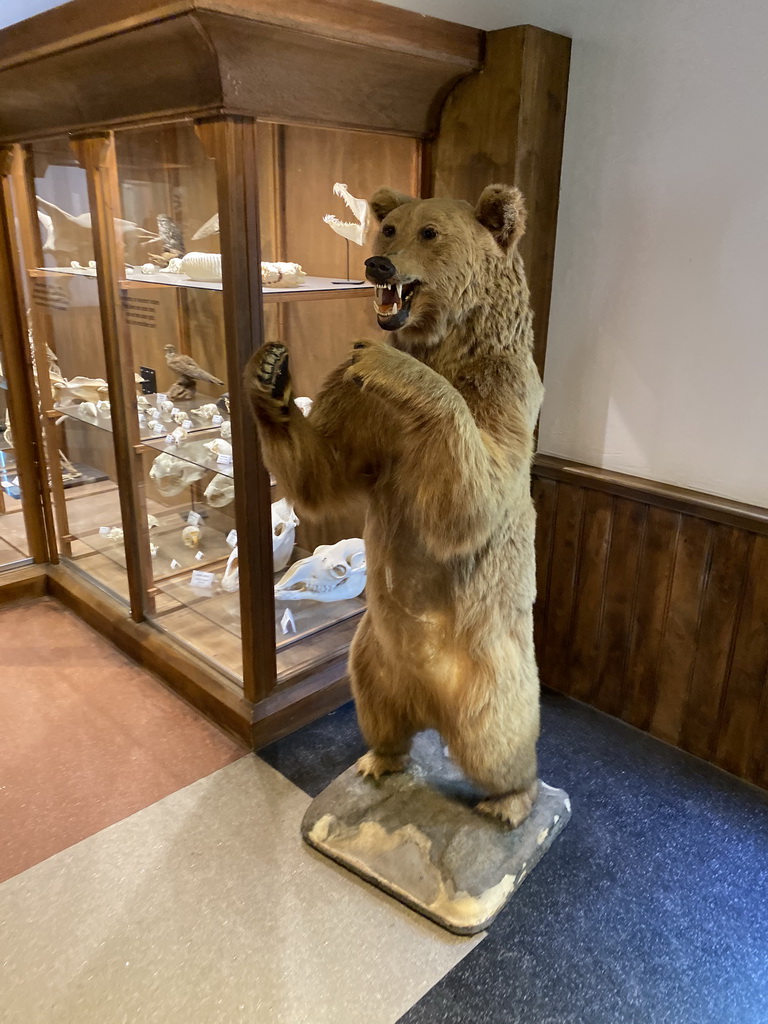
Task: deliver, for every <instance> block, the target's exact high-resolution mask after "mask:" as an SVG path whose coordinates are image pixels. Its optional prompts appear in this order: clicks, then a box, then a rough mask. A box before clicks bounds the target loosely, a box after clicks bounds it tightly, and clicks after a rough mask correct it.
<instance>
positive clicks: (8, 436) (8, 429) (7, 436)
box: [3, 409, 13, 448]
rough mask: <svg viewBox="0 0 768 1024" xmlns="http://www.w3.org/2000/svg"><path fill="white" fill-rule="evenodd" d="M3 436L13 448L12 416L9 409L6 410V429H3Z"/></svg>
mask: <svg viewBox="0 0 768 1024" xmlns="http://www.w3.org/2000/svg"><path fill="white" fill-rule="evenodd" d="M3 438H4V440H5V443H6V444H7V445H8V447H9V448H13V434H12V433H11V417H10V415H9V413H8V410H7V409H6V410H5V430H4V431H3Z"/></svg>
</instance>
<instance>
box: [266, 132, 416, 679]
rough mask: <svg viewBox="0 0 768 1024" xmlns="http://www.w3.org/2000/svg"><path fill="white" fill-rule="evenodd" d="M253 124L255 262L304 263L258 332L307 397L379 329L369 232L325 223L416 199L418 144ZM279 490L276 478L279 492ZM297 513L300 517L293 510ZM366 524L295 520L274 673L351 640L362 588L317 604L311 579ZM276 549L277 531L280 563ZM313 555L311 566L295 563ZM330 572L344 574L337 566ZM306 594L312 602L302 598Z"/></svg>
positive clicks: (348, 518) (333, 518) (341, 590)
mask: <svg viewBox="0 0 768 1024" xmlns="http://www.w3.org/2000/svg"><path fill="white" fill-rule="evenodd" d="M259 131H260V147H259V151H260V155H261V156H260V159H261V163H260V167H259V172H260V178H261V180H260V203H261V209H260V220H261V225H260V227H261V237H262V259H263V260H265V261H280V262H289V263H297V264H300V266H301V268H302V270H303V271H304V272H305V273H306V274H307V275H308V276H307V278H306V279H304V280H303V281H302V283H300V284H298V285H297V286H294V287H292V288H283V289H280V288H275V287H272V286H270V285H269V284H268V283H265V287H264V303H265V306H264V309H265V336H266V339H267V340H274V339H280V340H281V341H282V342H283V343H284V344H285V345H286V346H287V348H288V350H289V352H290V356H291V375H292V380H293V385H294V393H295V394H296V395H298V396H299V397H301V398H309V399H314V398H315V396H316V395H317V393H318V391H319V390H320V388H321V387H322V383H323V381H324V380H325V378H326V376H327V375H328V374H329V373H330V372H331V370H333V369H334V368H335V367H336V366H338V364H339V363H341V362H342V361H343V360H345V359H346V358H347V356H348V353H349V349H350V346H351V344H352V341H353V340H354V339H355V338H359V337H366V336H367V337H376V336H377V335H380V334H381V332H380V330H379V328H378V327H377V325H376V318H375V315H374V312H373V302H372V297H373V296H372V289H371V288H370V287H369V286H368V285H367V284H366V283H365V282H364V273H365V268H364V266H363V263H364V260H365V258H366V257H367V256H368V255H369V254H370V249H369V248H368V243H367V239H366V238H365V237H364V236H362V237H361V240H362V242H363V244H362V245H359V244H356V243H355V241H354V240H352V241H349V242H348V241H347V239H346V238H345V237H344V236H342V235H341V234H339V233H338V232H336V231H334V230H333V228H332V227H330V226H329V225H328V224H327V223H325V222H324V216H325V215H327V214H331V215H333V216H334V217H336V218H337V219H338V220H339V221H342V222H346V223H348V224H352V225H354V224H357V223H359V220H358V218H357V217H356V213H355V209H354V206H355V203H354V200H355V198H363V199H367V198H368V197H369V196H370V195H371V194H372V193H373V192H374V191H375V190H376V188H378V187H379V186H381V185H389V186H390V187H392V188H395V189H398V190H400V191H403V192H406V193H410V194H412V195H415V194H417V192H418V166H419V147H418V143H417V142H416V141H415V140H413V139H405V138H399V137H397V136H385V135H375V134H368V133H364V132H346V131H333V130H329V129H323V128H309V127H303V126H293V125H291V126H284V125H266V124H264V125H260V126H259ZM336 183H343V184H344V185H346V186H348V192H349V201H348V202H346V201H345V199H344V197H343V195H339V194H338V192H337V193H334V185H335V184H336ZM321 281H323V282H324V285H323V287H324V293H323V294H322V301H317V300H316V299H319V298H320V297H321V296H320V295H318V293H317V288H318V285H319V282H321ZM337 282H343V283H340V284H339V283H337ZM355 282H360V283H355ZM281 496H282V495H281V491H280V487H279V481H278V482H277V486H276V487H275V488H274V498H275V500H279V499H280V498H281ZM297 518H299V519H301V515H300V513H299V515H298V517H297ZM363 519H364V515H363V512H362V511H361V512H359V513H358V514H356V515H355V514H346V515H341V514H340V515H329V516H327V517H326V518H325V519H323V520H321V521H319V522H318V521H316V522H313V523H311V524H310V523H309V522H308V521H304V522H299V523H298V525H296V526H295V535H294V547H293V550H292V552H291V554H290V557H289V560H288V563H287V565H286V566H284V567H283V568H282V569H281V570H280V571H277V572H276V573H275V583H276V585H277V586H276V610H275V640H276V643H277V647H278V672H279V675H280V677H281V678H285V677H286V676H289V675H290V674H291V673H292V672H295V671H297V670H298V669H299V668H303V667H305V666H306V665H307V664H308V663H311V662H312V661H316V660H320V659H322V658H324V657H326V656H328V655H330V654H332V653H335V652H336V651H338V650H339V648H342V647H343V646H344V645H345V644H346V643H348V642H349V640H350V638H351V635H352V632H353V630H354V627H355V625H356V622H357V619H358V618H359V616H360V614H361V613H362V611H363V610H364V608H365V594H364V592H360V593H358V592H357V588H356V587H354V586H349V585H348V586H346V587H338V588H331V589H330V590H329V589H325V590H324V591H323V597H322V599H321V598H320V596H319V595H320V590H319V589H316V587H315V584H316V583H318V582H319V583H321V584H323V583H328V580H324V579H322V577H323V574H327V573H328V569H327V567H326V566H323V565H322V564H321V562H320V559H319V557H318V555H317V548H318V547H319V546H320V545H334V544H338V543H339V542H341V541H344V540H352V541H355V540H357V541H358V543H359V544H361V543H362V541H361V538H362V535H363ZM279 544H280V538H279V537H276V538H275V540H274V542H273V546H274V548H275V555H276V558H279V554H278V551H279ZM352 550H354V546H353V549H352ZM337 552H338V554H339V556H340V562H343V561H344V558H343V557H342V556H345V555H346V554H348V553H349V552H347V551H346V550H342V549H341V548H337ZM313 556H314V557H313ZM310 557H313V560H312V562H310V563H306V564H305V566H304V567H300V568H298V569H297V568H296V567H295V566H296V563H297V562H298V561H299V560H301V559H305V558H310ZM354 560H355V559H354V558H353V561H354ZM277 564H278V562H277V561H276V565H277ZM297 573H300V574H301V576H305V577H308V578H307V579H305V580H304V581H303V584H302V586H301V587H300V588H299V593H301V595H302V596H300V597H299V596H297V590H296V589H295V588H294V590H293V591H292V592H289V590H288V589H287V586H288V585H289V584H290V583H292V582H295V581H296V579H297V575H296V574H297ZM336 573H337V575H338V576H344V572H343V569H341V568H339V567H338V566H337V569H336ZM286 577H287V578H286ZM311 577H314V578H311ZM345 578H346V577H345ZM281 581H283V583H282V585H281ZM307 590H309V592H310V593H314V594H316V595H318V596H317V598H311V597H306V596H304V594H306V593H307ZM337 595H343V596H341V597H339V596H337ZM329 598H330V599H329Z"/></svg>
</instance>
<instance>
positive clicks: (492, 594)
mask: <svg viewBox="0 0 768 1024" xmlns="http://www.w3.org/2000/svg"><path fill="white" fill-rule="evenodd" d="M371 208H372V210H373V213H374V214H375V216H376V218H377V219H378V221H379V232H378V235H377V238H376V242H375V246H374V253H375V255H374V256H372V257H371V258H370V259H368V260H367V261H366V268H367V276H368V279H369V280H370V281H371V282H372V283H373V284H375V285H376V312H377V318H378V323H379V326H380V327H381V328H383V330H384V331H386V332H388V336H387V337H386V338H385V339H381V340H376V341H358V342H356V343H355V344H354V345H353V346H352V352H351V355H350V358H349V359H348V360H347V361H346V362H345V363H344V364H343V365H342V366H340V367H338V368H337V370H336V371H334V373H332V374H331V375H330V377H329V378H328V380H327V381H326V383H325V385H324V386H323V388H322V390H321V391H320V393H319V394H318V396H317V398H316V400H315V403H314V407H313V409H312V412H311V413H310V415H309V416H308V417H307V418H305V417H304V416H303V415H302V413H301V412H300V411H299V409H298V408H297V407H296V406H295V405H294V403H293V401H292V388H291V379H290V372H289V368H288V352H287V350H286V349H285V347H284V346H283V345H281V344H277V343H271V344H268V345H265V346H263V347H262V348H261V349H260V350H259V351H258V352H256V353H255V355H254V356H253V357H252V359H251V361H250V363H249V365H248V368H247V371H246V387H247V391H248V395H249V398H250V401H251V404H252V408H253V412H254V415H255V417H256V422H257V425H258V430H259V435H260V439H261V445H262V450H263V453H264V459H265V461H266V464H267V466H268V467H269V469H270V470H271V471H272V472H273V473H274V474H275V476H276V477H277V478H278V480H279V481H280V483H281V484H282V485H283V487H284V489H285V493H286V495H287V496H288V497H289V498H290V499H291V500H292V501H293V502H295V504H296V506H297V509H298V510H299V511H301V512H303V513H304V515H307V516H312V515H315V516H322V515H323V514H324V513H327V512H329V511H333V512H337V511H339V509H340V506H341V505H343V504H344V503H345V502H348V501H352V500H354V499H355V498H359V496H360V495H363V496H364V497H365V499H366V501H367V517H366V525H365V543H366V552H367V562H368V583H367V589H366V596H367V611H366V613H365V615H364V616H363V618H362V621H361V622H360V625H359V627H358V630H357V633H356V635H355V639H354V642H353V644H352V649H351V652H350V662H349V667H350V677H351V680H352V686H353V692H354V696H355V701H356V705H357V713H358V717H359V721H360V726H361V729H362V731H363V734H364V736H365V739H366V741H367V743H368V744H369V746H370V750H369V752H368V753H367V754H365V755H364V756H363V757H362V758H361V759H360V760H359V761H358V764H357V767H358V769H359V771H360V772H361V773H363V774H364V775H370V776H372V777H373V778H378V777H379V776H380V775H382V774H383V773H385V772H395V771H399V770H401V769H402V768H403V767H404V765H405V763H406V760H407V756H408V751H409V748H410V743H411V738H412V737H413V735H414V734H415V733H416V732H418V731H420V730H422V729H427V728H435V729H437V730H439V732H440V734H441V735H442V737H443V739H444V741H445V742H446V743H447V745H448V748H449V753H450V756H451V757H452V758H453V760H454V761H456V762H457V763H458V764H459V765H460V766H461V768H462V770H463V771H464V772H465V774H466V775H467V776H468V777H469V778H470V779H471V780H473V782H474V783H476V785H477V786H478V787H479V788H480V789H481V791H482V792H484V793H487V799H484V800H483V801H482V802H480V803H479V804H478V809H479V810H481V811H484V812H486V813H489V814H493V815H496V816H498V817H499V818H501V819H502V820H504V821H506V822H508V823H509V824H511V825H513V826H515V825H519V824H520V822H522V821H523V820H524V819H525V818H526V817H527V815H528V814H529V813H530V810H531V807H532V805H533V803H534V801H535V799H536V794H537V791H538V782H537V769H536V740H537V738H538V734H539V681H538V673H537V669H536V660H535V656H534V649H533V619H532V607H533V602H534V597H535V573H534V546H533V542H534V519H535V517H534V509H533V504H532V501H531V496H530V463H531V457H532V454H533V434H534V428H535V424H536V420H537V417H538V414H539V407H540V405H541V400H542V395H543V389H542V385H541V381H540V379H539V375H538V372H537V370H536V367H535V365H534V362H533V356H532V341H533V333H532V325H531V319H532V318H531V310H530V305H529V295H528V286H527V284H526V279H525V272H524V269H523V264H522V259H521V257H520V254H519V252H518V249H517V243H518V241H519V239H520V237H521V235H522V234H523V231H524V229H525V218H526V213H525V206H524V202H523V197H522V195H521V194H520V192H519V190H518V189H516V188H510V187H508V186H505V185H490V186H489V187H488V188H486V189H485V190H484V192H483V194H482V195H481V196H480V199H479V201H478V203H477V206H476V207H475V208H474V209H473V208H472V206H471V205H470V204H469V203H466V202H459V201H455V200H447V199H425V200H419V199H412V198H411V197H409V196H405V195H402V194H400V193H397V192H393V191H391V190H389V189H380V190H379V191H378V192H377V193H376V194H375V195H374V196H373V198H372V200H371Z"/></svg>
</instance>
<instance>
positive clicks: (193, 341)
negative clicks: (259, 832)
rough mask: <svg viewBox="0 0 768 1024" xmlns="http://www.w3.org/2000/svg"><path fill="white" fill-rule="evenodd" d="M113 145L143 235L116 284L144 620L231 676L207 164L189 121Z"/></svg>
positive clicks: (227, 490) (230, 485) (235, 618)
mask: <svg viewBox="0 0 768 1024" xmlns="http://www.w3.org/2000/svg"><path fill="white" fill-rule="evenodd" d="M115 144H116V156H117V170H118V181H119V188H120V201H121V207H122V216H123V218H124V219H125V220H126V221H128V222H129V223H130V224H131V225H132V226H134V227H135V228H137V229H139V230H140V231H142V232H143V233H144V234H143V235H142V242H141V244H140V246H139V247H138V248H136V249H134V250H133V251H129V250H126V264H127V266H126V272H125V275H124V278H123V280H122V281H121V289H122V300H123V306H124V309H125V313H126V320H127V332H128V343H129V345H130V352H131V358H132V359H133V368H134V370H135V371H136V372H137V373H138V374H140V375H141V376H142V377H143V380H144V383H143V384H142V385H141V394H140V395H139V396H138V398H137V406H138V408H137V410H136V411H134V412H133V413H132V414H133V415H138V419H139V435H140V438H141V440H142V442H143V445H142V453H141V464H140V468H141V473H142V476H143V483H144V493H145V497H146V506H147V513H148V515H149V524H150V528H149V536H148V543H149V544H150V552H151V556H152V557H151V572H152V581H151V582H152V586H153V598H154V604H155V610H154V612H153V613H152V618H153V621H155V622H156V624H157V625H159V626H161V627H162V628H163V629H165V630H167V631H168V632H169V633H171V634H173V635H174V636H176V637H177V638H179V639H181V640H183V641H184V642H185V643H187V644H188V645H190V646H191V647H193V648H194V649H195V650H197V651H198V652H200V653H201V654H204V655H205V656H207V657H208V658H210V659H212V660H213V661H215V662H216V663H217V664H218V665H220V666H221V667H222V668H224V669H226V670H228V671H229V672H230V673H231V674H233V675H234V676H235V677H236V678H238V679H241V678H242V670H243V655H242V644H241V631H240V597H239V593H238V590H237V577H236V574H235V571H234V568H233V566H232V565H230V571H229V572H227V564H228V562H230V556H232V555H233V551H234V549H235V545H236V543H237V535H236V524H235V511H234V497H235V491H234V481H233V478H232V473H233V471H232V448H231V443H230V438H231V423H230V418H229V403H228V401H227V397H226V386H225V384H224V381H225V380H226V378H227V365H226V349H225V342H224V314H223V302H222V300H223V295H222V284H221V262H220V256H219V255H218V253H219V248H220V246H219V234H218V230H217V223H216V220H215V218H216V213H217V209H216V177H215V166H214V163H213V161H212V160H210V159H208V157H207V156H206V154H205V151H204V149H203V146H202V144H201V142H200V140H199V138H198V136H197V134H196V132H195V129H194V126H193V125H192V124H191V123H188V122H184V123H174V124H165V125H158V126H153V127H151V128H142V129H130V130H125V131H120V132H117V133H116V136H115ZM206 225H207V227H206ZM188 253H197V254H198V255H197V256H194V255H187V254H188ZM185 255H186V256H187V258H186V259H185V260H184V262H183V265H182V264H181V263H180V260H181V259H182V258H183V257H185ZM232 561H233V562H234V558H233V559H232Z"/></svg>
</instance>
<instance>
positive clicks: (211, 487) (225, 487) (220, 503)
mask: <svg viewBox="0 0 768 1024" xmlns="http://www.w3.org/2000/svg"><path fill="white" fill-rule="evenodd" d="M205 500H206V501H207V502H208V504H209V505H213V507H214V508H223V507H224V505H229V503H230V502H232V501H234V500H235V484H234V481H233V480H232V478H231V477H228V476H224V474H223V473H217V474H216V476H215V477H214V478H213V480H211V482H210V483H209V484H208V486H207V487H206V488H205Z"/></svg>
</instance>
